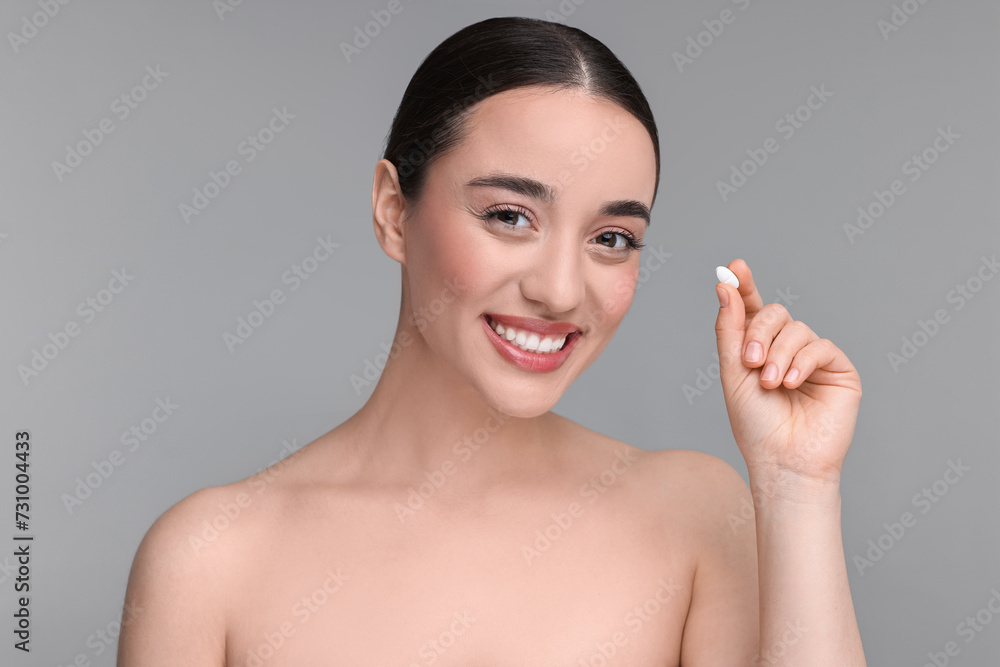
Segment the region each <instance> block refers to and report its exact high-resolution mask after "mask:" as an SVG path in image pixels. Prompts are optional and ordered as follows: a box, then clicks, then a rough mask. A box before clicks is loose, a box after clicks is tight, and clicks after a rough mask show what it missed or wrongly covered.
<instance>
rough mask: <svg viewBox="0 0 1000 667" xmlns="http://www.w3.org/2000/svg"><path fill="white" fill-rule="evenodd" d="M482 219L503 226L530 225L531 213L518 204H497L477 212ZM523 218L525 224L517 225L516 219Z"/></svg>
mask: <svg viewBox="0 0 1000 667" xmlns="http://www.w3.org/2000/svg"><path fill="white" fill-rule="evenodd" d="M479 217H480V218H481V219H482V220H485V221H487V222H492V223H494V224H500V225H503V226H505V227H530V226H531V214H529V213H528V212H527V211H526V210H524V209H523V208H521V207H519V206H510V205H498V206H491V207H489V208H487V209H486V210H485V211H483V212H482V213H480V214H479ZM519 218H520V219H523V220H524V222H525V224H522V225H519V224H517V223H518V219H519Z"/></svg>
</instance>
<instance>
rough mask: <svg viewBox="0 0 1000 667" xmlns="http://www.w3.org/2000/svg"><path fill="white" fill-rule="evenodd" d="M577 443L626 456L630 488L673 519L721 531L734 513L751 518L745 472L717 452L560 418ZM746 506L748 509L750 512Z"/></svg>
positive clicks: (609, 455)
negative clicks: (650, 445) (639, 443)
mask: <svg viewBox="0 0 1000 667" xmlns="http://www.w3.org/2000/svg"><path fill="white" fill-rule="evenodd" d="M559 419H560V420H562V421H561V423H560V428H562V429H563V431H564V433H565V434H567V436H569V437H570V438H571V439H572V440H573V441H574V442H576V443H586V444H587V445H588V446H587V448H586V449H587V450H588V451H590V452H593V453H595V454H597V455H598V456H599V457H600V458H599V459H598V460H606V461H612V460H613V459H614V458H615V457H618V458H622V459H627V460H628V462H629V464H630V467H629V470H630V473H629V474H628V475H627V476H625V475H622V477H621V479H622V480H625V479H628V480H629V484H628V486H630V487H631V488H632V490H633V492H634V494H637V495H638V496H640V497H641V499H642V501H643V502H644V503H645V504H647V506H649V507H651V508H654V509H656V508H662V509H664V510H665V511H666V512H667V513H668V516H669V520H670V521H671V522H674V523H678V522H679V523H680V524H684V525H685V526H686V527H687V528H690V529H694V530H697V531H698V532H701V533H705V532H706V531H712V532H715V533H717V534H719V535H721V536H725V534H727V533H729V532H730V531H731V529H730V524H731V523H733V518H734V517H738V518H739V519H740V520H743V521H745V520H747V519H749V521H750V523H751V524H752V523H753V514H752V508H753V504H752V498H751V495H750V489H749V487H748V486H747V483H746V481H745V480H744V479H743V476H742V475H741V474H740V473H739V472H738V471H737V470H736V469H735V468H734V467H733V466H732V465H730V464H729V463H728V462H726V461H725V460H723V459H721V458H719V457H718V456H715V455H712V454H708V453H706V452H700V451H695V450H690V449H660V450H646V449H640V448H638V447H634V446H632V445H630V444H628V443H626V442H622V441H621V440H617V439H615V438H612V437H610V436H606V435H603V434H601V433H598V432H596V431H593V430H591V429H588V428H586V427H584V426H581V425H579V424H577V423H575V422H572V421H569V420H566V419H563V418H561V417H560V418H559ZM748 512H749V514H748Z"/></svg>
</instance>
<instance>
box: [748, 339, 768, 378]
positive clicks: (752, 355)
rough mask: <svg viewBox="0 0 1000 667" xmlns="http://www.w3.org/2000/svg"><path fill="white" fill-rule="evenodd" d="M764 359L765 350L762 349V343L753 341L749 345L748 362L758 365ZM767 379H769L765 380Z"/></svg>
mask: <svg viewBox="0 0 1000 667" xmlns="http://www.w3.org/2000/svg"><path fill="white" fill-rule="evenodd" d="M763 358H764V348H763V347H761V345H760V343H758V342H757V341H753V342H752V343H750V344H749V345H747V361H749V362H750V363H752V364H755V363H757V362H758V361H760V360H761V359H763ZM765 379H767V378H765Z"/></svg>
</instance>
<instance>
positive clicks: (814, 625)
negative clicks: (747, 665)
mask: <svg viewBox="0 0 1000 667" xmlns="http://www.w3.org/2000/svg"><path fill="white" fill-rule="evenodd" d="M750 489H751V491H752V492H753V495H754V498H755V499H760V501H759V502H758V503H755V509H756V531H757V562H758V577H759V581H760V663H759V664H760V665H768V666H770V665H775V666H777V665H803V666H806V665H807V666H808V667H820V666H824V665H830V666H831V667H832V666H833V665H837V666H838V667H862V666H864V665H865V664H866V663H865V654H864V650H863V649H862V646H861V636H860V634H859V632H858V623H857V620H856V618H855V615H854V604H853V602H852V600H851V589H850V586H849V585H848V581H847V564H846V563H845V560H844V545H843V540H842V538H841V529H840V486H839V483H838V482H825V483H819V482H815V481H812V480H798V481H795V480H790V479H784V480H779V479H773V477H772V476H769V475H760V474H758V475H751V478H750Z"/></svg>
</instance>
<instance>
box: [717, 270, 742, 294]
mask: <svg viewBox="0 0 1000 667" xmlns="http://www.w3.org/2000/svg"><path fill="white" fill-rule="evenodd" d="M715 276H716V277H717V278H718V279H719V282H720V283H726V284H727V285H732V286H733V287H736V288H737V289H739V286H740V280H739V278H737V277H736V274H735V273H733V272H732V271H730V270H729V269H727V268H726V267H724V266H717V267H715Z"/></svg>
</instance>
